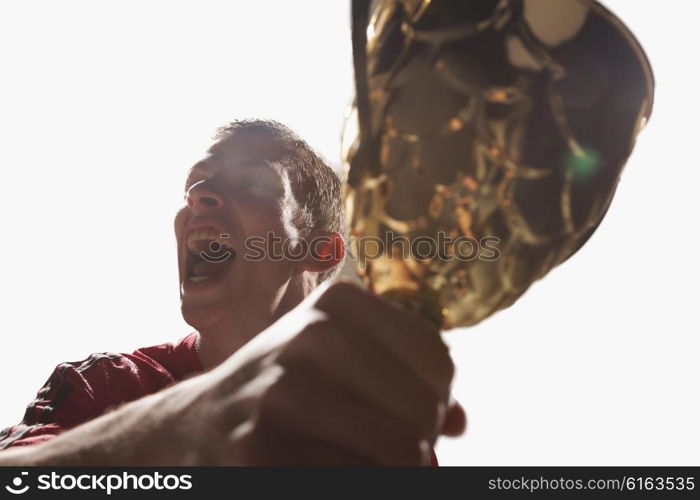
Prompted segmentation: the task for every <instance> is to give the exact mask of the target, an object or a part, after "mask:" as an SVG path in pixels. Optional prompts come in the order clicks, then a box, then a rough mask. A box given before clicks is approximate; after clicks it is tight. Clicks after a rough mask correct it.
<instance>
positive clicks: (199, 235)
mask: <svg viewBox="0 0 700 500" xmlns="http://www.w3.org/2000/svg"><path fill="white" fill-rule="evenodd" d="M224 236H226V235H224ZM214 241H216V242H217V243H218V244H219V245H221V246H222V247H223V248H224V249H230V250H233V245H232V243H231V240H230V239H229V238H222V237H221V233H219V232H218V231H214V230H213V229H210V228H203V229H195V230H194V231H192V232H191V233H190V235H189V236H188V237H187V242H186V243H187V249H188V250H189V251H190V252H192V253H199V252H200V251H202V250H209V249H210V245H211V243H212V242H214Z"/></svg>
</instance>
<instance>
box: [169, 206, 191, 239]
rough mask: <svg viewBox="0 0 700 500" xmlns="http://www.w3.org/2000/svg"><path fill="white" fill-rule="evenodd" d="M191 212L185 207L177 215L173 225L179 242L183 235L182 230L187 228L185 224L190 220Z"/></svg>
mask: <svg viewBox="0 0 700 500" xmlns="http://www.w3.org/2000/svg"><path fill="white" fill-rule="evenodd" d="M189 212H190V210H189V208H188V207H186V206H185V207H182V208H181V209H180V210H178V211H177V213H176V214H175V221H174V223H173V225H174V227H175V237H176V238H177V240H178V242H179V241H180V236H181V235H182V229H183V228H184V227H185V223H186V222H187V219H188V218H189Z"/></svg>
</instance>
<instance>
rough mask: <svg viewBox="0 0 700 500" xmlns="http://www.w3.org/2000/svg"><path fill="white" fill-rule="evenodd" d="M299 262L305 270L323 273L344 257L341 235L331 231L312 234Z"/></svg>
mask: <svg viewBox="0 0 700 500" xmlns="http://www.w3.org/2000/svg"><path fill="white" fill-rule="evenodd" d="M306 255H307V256H306V258H305V259H304V260H303V262H302V263H301V265H302V268H303V269H304V270H305V271H311V272H314V273H325V272H327V271H330V270H331V269H333V268H334V267H335V266H337V265H339V264H341V263H342V262H343V259H344V258H345V241H344V240H343V236H342V235H341V234H340V233H338V232H336V231H333V232H331V233H324V234H321V235H317V236H314V237H313V238H312V239H311V240H310V241H309V251H308V252H307V254H306Z"/></svg>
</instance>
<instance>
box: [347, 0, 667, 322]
mask: <svg viewBox="0 0 700 500" xmlns="http://www.w3.org/2000/svg"><path fill="white" fill-rule="evenodd" d="M352 15H353V28H352V29H353V56H354V66H355V86H356V97H355V105H354V106H353V108H352V111H351V112H350V113H348V116H347V117H346V121H345V128H344V132H343V145H342V149H343V160H344V162H345V165H346V167H347V168H348V169H349V170H348V172H347V175H348V179H347V186H346V194H345V200H346V210H347V215H348V220H349V226H350V237H351V245H350V252H351V253H352V254H353V256H354V257H355V258H357V259H358V266H357V267H358V270H359V273H360V276H361V277H362V279H363V280H364V282H365V283H366V284H367V285H368V286H369V287H370V289H371V290H373V291H374V292H376V293H377V294H379V295H382V296H385V297H387V298H390V299H392V300H396V301H399V302H402V303H404V304H408V305H409V306H410V307H413V308H415V309H418V310H420V311H421V312H422V313H423V314H425V315H427V316H428V317H429V318H431V319H432V320H433V321H435V322H436V323H437V324H438V325H439V326H440V327H442V328H445V329H448V328H453V327H459V326H468V325H473V324H475V323H478V322H479V321H481V320H483V319H484V318H486V317H488V316H490V315H491V314H493V313H494V312H496V311H498V310H500V309H503V308H505V307H508V306H510V305H511V304H513V302H515V300H516V299H518V297H520V296H521V295H522V294H523V292H525V290H527V288H528V287H529V286H530V285H531V284H532V283H533V282H534V281H535V280H537V279H539V278H541V277H543V276H544V275H545V274H546V273H547V272H548V271H549V270H550V269H552V268H553V267H554V266H556V265H557V264H560V263H561V262H563V261H564V260H566V259H567V258H568V257H570V256H571V255H572V254H574V253H575V252H576V251H577V250H578V249H579V248H581V246H582V245H583V244H584V243H585V242H586V241H587V240H588V238H589V237H590V236H591V234H592V233H593V232H594V231H595V229H596V227H597V226H598V224H599V223H600V221H601V219H602V218H603V216H604V215H605V212H606V210H607V208H608V206H609V204H610V201H611V199H612V196H613V194H614V192H615V188H616V186H617V182H618V180H619V177H620V173H621V171H622V168H623V166H624V164H625V162H626V160H627V158H628V156H629V155H630V153H631V151H632V147H633V145H634V141H635V138H636V136H637V134H638V133H639V131H640V130H641V129H642V127H643V126H644V124H645V123H646V121H647V120H648V118H649V115H650V113H651V108H652V101H653V89H654V80H653V75H652V72H651V67H650V65H649V62H648V60H647V58H646V56H645V54H644V51H643V50H642V48H641V46H640V45H639V43H638V42H637V41H636V40H635V38H634V37H633V35H632V34H631V33H630V31H629V30H628V29H627V28H626V27H625V25H624V24H623V23H622V22H621V21H620V20H619V19H618V18H617V17H615V16H614V15H613V14H612V13H611V12H609V11H608V10H606V9H605V8H604V7H602V6H601V5H600V4H599V3H597V2H595V1H593V0H500V1H499V0H456V1H449V0H432V1H431V0H372V1H369V0H353V4H352Z"/></svg>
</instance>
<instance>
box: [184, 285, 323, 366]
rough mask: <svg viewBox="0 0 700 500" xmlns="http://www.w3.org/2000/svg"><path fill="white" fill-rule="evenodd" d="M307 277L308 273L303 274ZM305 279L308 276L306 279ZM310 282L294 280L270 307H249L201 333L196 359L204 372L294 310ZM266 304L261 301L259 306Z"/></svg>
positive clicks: (308, 290)
mask: <svg viewBox="0 0 700 500" xmlns="http://www.w3.org/2000/svg"><path fill="white" fill-rule="evenodd" d="M304 274H306V273H304ZM304 278H306V277H304ZM312 283H313V281H310V280H308V279H299V280H291V281H290V282H288V283H287V284H286V286H284V287H283V288H281V289H280V290H279V291H278V293H277V294H276V295H275V297H274V298H273V300H271V301H269V302H268V306H267V307H256V308H249V309H246V310H245V311H242V314H239V315H234V316H228V315H227V316H225V317H222V318H220V320H219V321H216V322H212V323H210V324H207V325H202V326H201V327H199V328H198V329H197V330H198V334H199V335H198V339H197V344H196V348H197V357H198V358H199V362H200V363H201V365H202V367H203V368H204V370H210V369H212V368H214V367H215V366H218V365H219V364H221V363H223V362H224V361H225V360H226V359H228V358H229V357H230V356H231V355H233V354H234V353H235V352H236V351H238V349H240V348H241V347H243V346H244V345H245V344H247V343H248V342H249V341H251V340H252V339H253V338H255V337H256V336H257V335H258V334H259V333H260V332H262V331H263V330H265V329H266V328H267V327H268V326H270V325H271V324H272V323H274V322H275V321H277V320H278V319H279V318H280V317H281V316H283V315H284V314H286V313H287V312H289V311H290V310H292V309H293V308H294V307H295V306H296V305H297V304H299V302H301V301H302V300H303V298H304V297H305V296H306V295H308V293H310V291H311V290H312V289H313V287H314V286H315V285H312ZM261 302H264V301H259V304H260V303H261Z"/></svg>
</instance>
